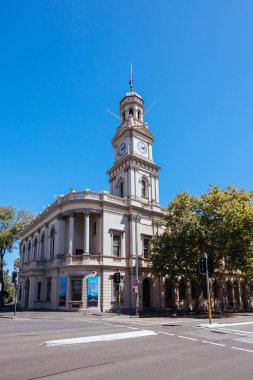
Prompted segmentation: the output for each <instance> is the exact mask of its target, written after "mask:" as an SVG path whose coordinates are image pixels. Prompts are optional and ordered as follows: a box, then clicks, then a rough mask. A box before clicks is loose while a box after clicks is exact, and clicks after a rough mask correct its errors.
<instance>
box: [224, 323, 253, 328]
mask: <svg viewBox="0 0 253 380" xmlns="http://www.w3.org/2000/svg"><path fill="white" fill-rule="evenodd" d="M240 325H253V322H235V323H221V324H219V326H222V327H223V326H240Z"/></svg>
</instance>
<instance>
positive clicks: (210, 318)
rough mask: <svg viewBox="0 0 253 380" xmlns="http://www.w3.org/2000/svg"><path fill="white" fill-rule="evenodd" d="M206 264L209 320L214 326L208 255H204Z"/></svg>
mask: <svg viewBox="0 0 253 380" xmlns="http://www.w3.org/2000/svg"><path fill="white" fill-rule="evenodd" d="M204 257H205V262H206V288H207V299H208V301H207V303H208V318H209V323H210V325H211V324H212V304H211V295H210V286H209V275H208V258H207V254H206V253H204Z"/></svg>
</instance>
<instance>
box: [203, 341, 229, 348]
mask: <svg viewBox="0 0 253 380" xmlns="http://www.w3.org/2000/svg"><path fill="white" fill-rule="evenodd" d="M201 342H202V343H206V344H213V345H214V346H221V347H226V345H225V344H221V343H214V342H207V341H206V340H202V341H201Z"/></svg>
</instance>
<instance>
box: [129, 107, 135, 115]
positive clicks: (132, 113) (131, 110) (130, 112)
mask: <svg viewBox="0 0 253 380" xmlns="http://www.w3.org/2000/svg"><path fill="white" fill-rule="evenodd" d="M130 115H131V116H134V110H133V109H132V108H130V110H129V116H130Z"/></svg>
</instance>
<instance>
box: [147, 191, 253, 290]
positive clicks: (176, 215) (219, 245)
mask: <svg viewBox="0 0 253 380" xmlns="http://www.w3.org/2000/svg"><path fill="white" fill-rule="evenodd" d="M252 195H253V192H246V191H245V190H244V189H240V190H237V189H235V188H234V187H232V186H228V187H227V189H225V190H220V189H219V188H218V187H216V186H210V188H209V190H208V192H207V193H206V194H204V195H203V196H202V197H200V198H198V197H195V196H191V195H189V194H188V193H182V194H179V195H178V196H177V197H176V199H175V200H173V201H172V202H171V203H170V204H169V206H168V210H167V214H166V216H165V220H166V226H167V230H166V232H165V233H164V234H163V235H161V236H156V237H155V238H154V239H153V248H152V250H151V253H150V261H151V268H152V270H153V271H154V272H155V273H159V274H162V275H163V276H167V277H169V278H170V279H171V280H177V279H178V278H183V279H188V280H197V281H198V282H199V283H201V282H203V276H201V275H200V274H199V272H198V263H199V258H200V257H201V256H202V255H203V253H204V252H206V253H209V254H211V255H212V258H213V262H214V268H215V274H214V276H216V277H222V273H224V272H233V271H236V270H238V269H239V270H240V271H241V272H242V274H244V275H245V276H248V277H250V276H251V275H252V273H253V249H252V248H253V205H252ZM251 278H252V277H251Z"/></svg>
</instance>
